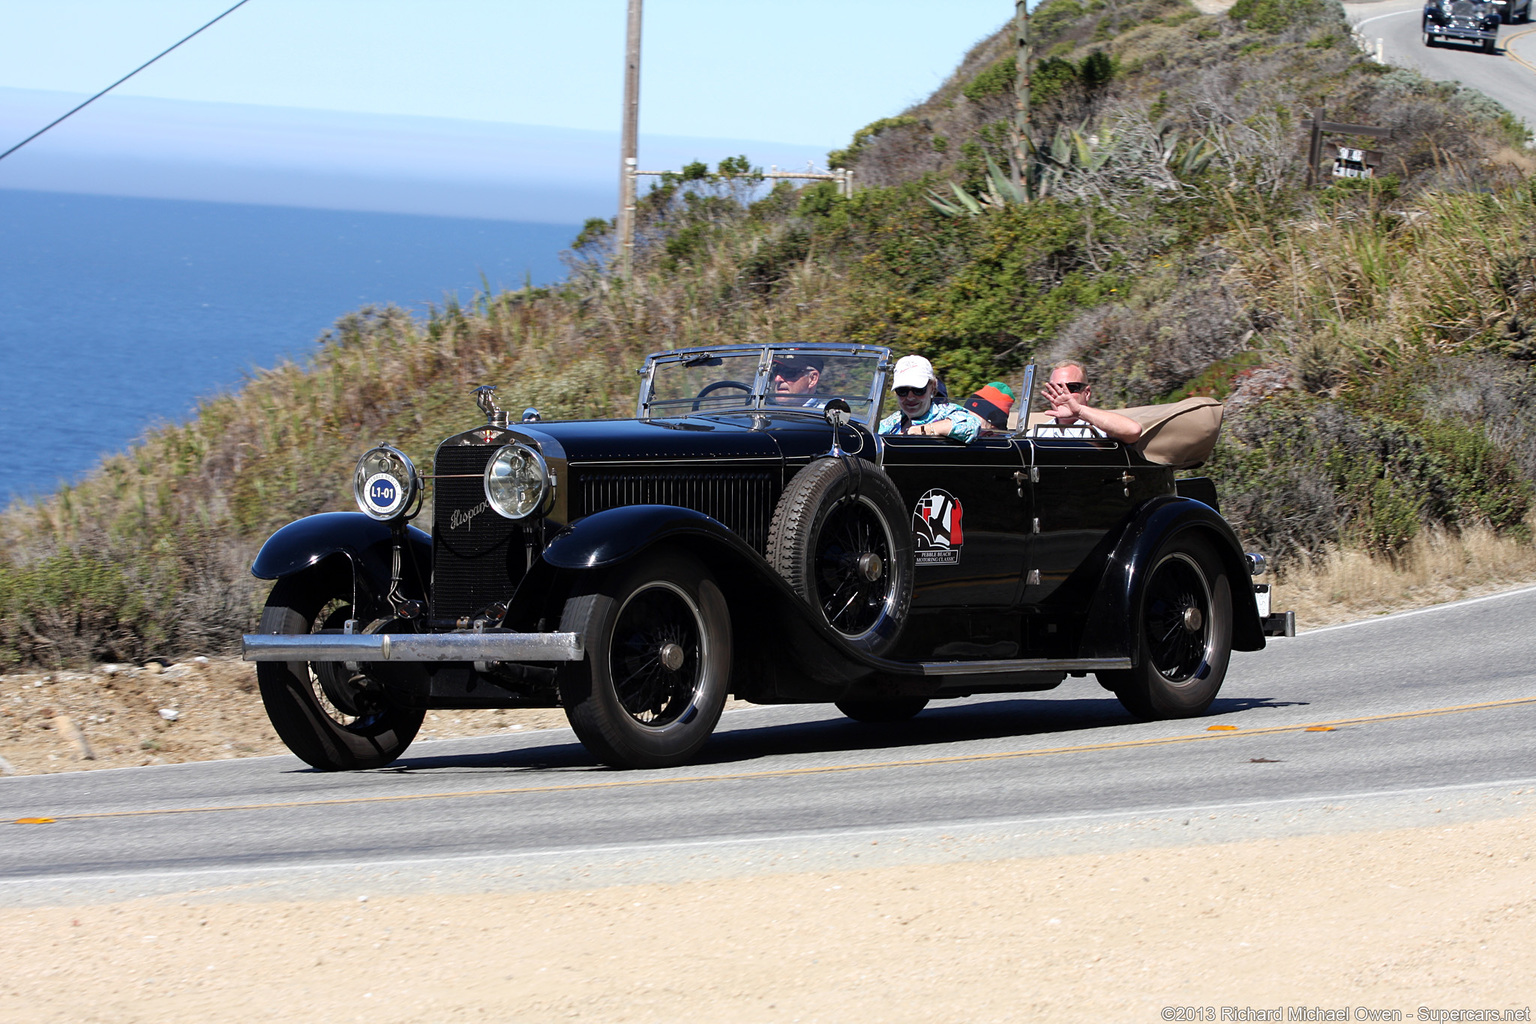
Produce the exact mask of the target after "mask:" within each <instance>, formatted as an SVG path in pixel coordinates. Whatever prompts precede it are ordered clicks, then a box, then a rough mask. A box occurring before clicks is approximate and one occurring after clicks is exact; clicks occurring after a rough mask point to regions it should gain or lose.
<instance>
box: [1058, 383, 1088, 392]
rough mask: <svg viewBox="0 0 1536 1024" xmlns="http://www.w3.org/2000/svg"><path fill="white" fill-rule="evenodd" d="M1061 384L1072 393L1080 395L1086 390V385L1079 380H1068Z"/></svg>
mask: <svg viewBox="0 0 1536 1024" xmlns="http://www.w3.org/2000/svg"><path fill="white" fill-rule="evenodd" d="M1062 386H1063V387H1065V388H1066V389H1067V390H1068V391H1070V392H1072V393H1073V394H1074V395H1080V394H1082V393H1083V392H1084V391H1087V390H1088V385H1087V384H1086V383H1084V382H1083V381H1080V380H1069V381H1067V382H1066V383H1065V384H1064V385H1062Z"/></svg>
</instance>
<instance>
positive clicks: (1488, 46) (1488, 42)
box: [1483, 39, 1498, 53]
mask: <svg viewBox="0 0 1536 1024" xmlns="http://www.w3.org/2000/svg"><path fill="white" fill-rule="evenodd" d="M1483 52H1484V53H1497V52H1498V46H1497V45H1496V44H1495V42H1494V40H1492V39H1484V40H1483Z"/></svg>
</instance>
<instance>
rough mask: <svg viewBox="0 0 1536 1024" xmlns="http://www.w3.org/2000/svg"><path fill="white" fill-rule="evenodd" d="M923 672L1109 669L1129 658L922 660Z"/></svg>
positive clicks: (963, 673) (957, 673)
mask: <svg viewBox="0 0 1536 1024" xmlns="http://www.w3.org/2000/svg"><path fill="white" fill-rule="evenodd" d="M917 667H918V668H919V669H921V670H922V673H923V675H925V676H990V675H1002V674H1006V673H1011V672H1108V671H1113V670H1115V669H1127V668H1130V667H1131V659H1130V658H1013V659H1009V660H1006V661H924V662H919V663H918V666H917Z"/></svg>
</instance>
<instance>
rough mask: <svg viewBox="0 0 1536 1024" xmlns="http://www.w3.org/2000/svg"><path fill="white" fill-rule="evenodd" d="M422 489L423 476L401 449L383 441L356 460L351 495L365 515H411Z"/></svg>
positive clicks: (382, 517)
mask: <svg viewBox="0 0 1536 1024" xmlns="http://www.w3.org/2000/svg"><path fill="white" fill-rule="evenodd" d="M420 493H421V478H420V477H419V476H417V475H416V467H415V466H414V465H412V464H411V460H410V459H409V458H408V457H406V454H405V453H404V452H402V451H401V450H400V449H398V448H395V447H392V446H390V445H387V444H381V445H379V446H378V447H377V448H370V449H369V450H368V451H366V452H364V453H363V457H362V458H360V459H358V460H357V471H356V472H355V473H353V474H352V496H353V497H354V498H356V499H357V507H358V508H359V509H361V510H362V511H363V513H364V514H365V515H368V516H371V517H372V518H374V519H377V520H379V521H381V522H388V521H389V520H391V519H399V518H402V517H403V516H407V515H410V514H411V511H412V510H413V509H414V507H415V504H416V499H417V497H418V496H419V495H420Z"/></svg>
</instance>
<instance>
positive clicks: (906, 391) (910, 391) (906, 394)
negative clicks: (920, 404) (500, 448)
mask: <svg viewBox="0 0 1536 1024" xmlns="http://www.w3.org/2000/svg"><path fill="white" fill-rule="evenodd" d="M895 390H896V397H897V398H911V397H912V396H913V395H921V394H925V393H926V392H927V391H928V385H926V384H924V385H923V386H922V387H920V388H896V389H895Z"/></svg>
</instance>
